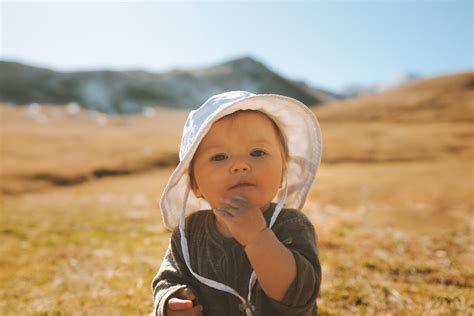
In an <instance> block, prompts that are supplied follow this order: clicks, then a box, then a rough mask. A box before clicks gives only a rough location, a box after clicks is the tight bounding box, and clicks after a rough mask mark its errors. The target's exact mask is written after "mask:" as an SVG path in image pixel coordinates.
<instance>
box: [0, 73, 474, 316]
mask: <svg viewBox="0 0 474 316" xmlns="http://www.w3.org/2000/svg"><path fill="white" fill-rule="evenodd" d="M463 76H464V75H463ZM461 77H462V76H461ZM453 80H454V79H453ZM444 81H445V83H446V82H448V83H449V84H450V85H451V84H452V82H451V81H449V80H444ZM454 81H456V80H454ZM456 82H458V83H459V82H465V81H462V80H460V79H459V80H457V81H456ZM421 83H423V82H421ZM421 83H419V84H421ZM425 83H426V82H425ZM429 83H430V82H428V83H426V84H429ZM432 84H433V85H435V87H436V89H435V90H437V89H442V88H443V87H444V86H442V85H441V86H436V84H438V83H437V81H435V82H434V83H432ZM415 87H416V85H415ZM455 87H458V85H454V87H453V86H451V88H452V89H454V88H455ZM412 88H413V87H412ZM412 88H410V89H412ZM426 89H428V88H426ZM470 89H471V88H469V89H467V90H468V93H470V91H471V90H472V89H471V90H470ZM401 91H402V92H403V94H406V97H407V98H415V97H416V95H417V92H416V91H415V92H413V91H412V92H407V91H406V90H401ZM417 91H418V90H417ZM460 91H461V90H460ZM391 93H392V92H391ZM423 93H425V92H423ZM426 93H427V92H426ZM382 97H383V96H378V98H382ZM392 97H393V96H390V95H387V100H388V99H391V98H392ZM399 99H400V100H401V99H403V98H402V96H399ZM364 100H365V99H364V98H363V99H359V100H356V101H350V102H356V103H357V102H359V103H358V104H357V105H356V106H357V107H365V106H366V105H365V104H366V103H364V102H366V101H364ZM455 100H457V99H455ZM387 102H388V101H387ZM453 102H454V101H452V102H451V106H454V105H455V103H453ZM356 103H354V104H356ZM346 109H347V111H348V112H347V113H349V114H347V116H346V117H343V118H342V119H341V120H340V121H338V120H337V119H336V118H335V117H326V116H325V115H326V114H323V111H326V110H325V109H323V108H317V109H315V111H316V114H317V115H318V117H320V120H321V126H322V130H323V136H324V153H323V163H322V165H321V167H320V170H319V173H318V176H317V180H316V182H315V183H314V185H313V188H312V189H311V191H310V194H309V196H308V200H307V203H306V204H305V207H304V209H303V211H304V212H305V213H306V214H307V215H308V216H309V217H310V219H311V220H312V221H313V223H314V224H315V227H316V229H317V231H318V235H319V243H320V254H321V262H322V265H323V284H322V290H321V293H320V298H319V299H318V302H319V306H320V311H321V314H322V315H346V314H357V315H387V314H392V315H413V314H417V315H423V314H424V315H447V314H450V315H456V314H459V315H466V314H470V313H471V314H472V311H473V309H474V294H473V293H474V291H473V287H474V270H473V268H472V262H473V253H474V248H473V246H472V245H473V234H472V232H473V224H474V222H473V219H472V203H473V194H472V193H473V192H472V191H473V187H472V185H473V183H474V182H473V180H474V179H473V175H474V174H473V169H472V167H473V165H472V158H473V148H472V144H473V136H474V131H473V128H472V124H471V123H470V122H467V121H465V120H464V121H463V120H458V119H457V118H458V117H460V116H461V115H460V114H452V115H453V117H455V119H445V120H442V122H439V121H438V120H434V121H431V118H432V117H438V116H439V115H440V114H439V113H438V112H436V111H438V110H439V109H438V108H433V109H432V112H434V113H431V112H430V114H429V115H428V116H427V117H426V118H425V117H421V116H422V114H420V113H421V112H420V113H418V112H417V114H416V115H417V117H419V118H420V121H419V122H417V121H414V120H409V121H403V120H401V121H396V120H392V119H388V118H387V117H385V116H384V115H381V116H378V118H377V119H375V120H366V119H359V118H353V117H352V115H353V114H351V111H353V112H352V113H356V111H355V110H354V108H353V106H351V105H349V106H348V107H347V108H346ZM392 110H393V111H395V112H397V113H402V112H403V111H402V110H400V109H396V110H395V109H388V108H387V109H386V111H387V113H390V111H392ZM0 111H1V112H0V114H1V120H2V133H1V148H0V150H1V151H0V153H1V158H2V160H1V163H2V164H1V176H2V181H1V184H0V187H1V195H0V197H1V209H0V218H1V221H0V235H1V240H2V242H1V243H0V267H1V270H0V296H1V297H2V300H1V301H0V314H1V315H17V314H44V315H50V314H51V315H52V314H66V315H69V314H73V315H76V314H78V315H128V314H132V315H143V314H146V313H148V312H149V311H150V310H151V307H152V301H151V289H150V282H151V279H152V277H153V276H154V274H155V273H156V271H157V269H158V267H159V265H160V262H161V259H162V257H163V254H164V251H165V249H166V247H167V243H168V238H169V232H168V231H166V230H165V229H164V227H163V225H162V222H161V217H160V214H159V208H158V203H157V200H158V198H159V196H160V193H161V191H162V189H163V187H164V185H165V184H166V181H167V179H168V177H169V175H170V173H171V172H172V170H173V168H172V166H171V165H173V164H174V163H175V162H176V159H177V158H176V157H177V153H176V151H177V148H178V146H179V140H180V137H181V129H182V125H183V122H184V120H185V117H186V112H185V111H171V110H159V111H158V112H157V114H156V115H155V116H154V117H153V118H145V117H140V116H133V117H115V118H113V117H107V120H108V123H107V125H105V126H101V125H100V124H99V123H98V122H97V120H96V119H95V118H94V117H93V116H91V115H90V114H87V113H81V114H76V115H72V114H68V113H67V111H64V109H63V108H61V107H53V106H47V107H43V110H42V113H43V114H42V115H44V117H43V121H41V119H38V117H37V116H32V115H30V114H29V113H30V112H29V110H28V108H14V107H11V106H7V105H3V106H0ZM320 111H321V113H322V114H321V115H319V113H320ZM446 111H451V112H453V113H454V112H455V111H454V110H452V109H449V110H446ZM381 113H384V112H381ZM403 113H405V112H403ZM367 115H368V114H367ZM465 117H467V116H465ZM352 118H353V119H352ZM44 119H47V122H46V121H44ZM101 172H102V173H101ZM74 179H79V180H76V181H74Z"/></svg>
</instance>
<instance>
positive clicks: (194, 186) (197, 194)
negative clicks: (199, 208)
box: [189, 177, 202, 198]
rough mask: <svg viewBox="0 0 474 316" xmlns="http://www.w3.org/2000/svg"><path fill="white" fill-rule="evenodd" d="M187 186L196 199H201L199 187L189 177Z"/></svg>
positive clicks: (192, 178)
mask: <svg viewBox="0 0 474 316" xmlns="http://www.w3.org/2000/svg"><path fill="white" fill-rule="evenodd" d="M189 184H190V185H191V190H192V191H193V193H194V195H195V196H196V197H197V198H201V197H202V194H201V191H199V187H198V185H197V183H196V180H195V179H194V177H190V178H189Z"/></svg>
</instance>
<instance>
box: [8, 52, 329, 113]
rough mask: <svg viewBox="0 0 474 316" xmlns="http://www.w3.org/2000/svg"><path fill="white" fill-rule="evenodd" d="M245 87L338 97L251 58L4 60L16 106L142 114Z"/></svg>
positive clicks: (306, 99)
mask: <svg viewBox="0 0 474 316" xmlns="http://www.w3.org/2000/svg"><path fill="white" fill-rule="evenodd" d="M229 90H247V91H250V92H254V93H276V94H283V95H287V96H290V97H293V98H295V99H298V100H300V101H301V102H303V103H304V104H307V105H308V106H313V105H318V104H321V103H323V102H327V101H328V100H334V99H335V98H337V96H336V95H334V94H331V93H328V92H326V91H324V90H318V89H315V88H312V87H309V86H308V85H306V84H305V83H302V82H296V81H292V80H289V79H286V78H284V77H282V76H280V75H278V74H277V73H275V72H273V71H272V70H270V69H268V68H267V67H266V66H265V65H264V64H263V63H261V62H259V61H257V60H255V59H252V58H250V57H243V58H238V59H234V60H231V61H227V62H224V63H221V64H218V65H215V66H211V67H208V68H201V69H193V70H172V71H168V72H164V73H151V72H146V71H142V70H133V71H81V72H57V71H52V70H49V69H43V68H38V67H33V66H28V65H24V64H20V63H16V62H8V61H0V101H3V102H9V103H13V104H18V105H24V104H30V103H32V102H35V103H49V104H67V103H69V102H76V103H79V104H80V105H81V106H82V107H84V108H86V109H89V110H94V111H98V112H105V113H109V114H132V113H139V112H142V111H143V110H145V109H146V108H148V107H154V106H163V107H172V108H188V109H192V108H196V107H197V106H199V105H201V104H202V103H203V102H204V101H205V100H206V99H207V98H209V97H210V96H211V95H213V94H216V93H220V92H224V91H229Z"/></svg>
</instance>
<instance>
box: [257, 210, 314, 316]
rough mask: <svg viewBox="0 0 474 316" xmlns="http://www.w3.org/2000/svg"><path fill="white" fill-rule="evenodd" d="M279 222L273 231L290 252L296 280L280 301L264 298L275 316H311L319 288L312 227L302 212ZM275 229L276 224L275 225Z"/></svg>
mask: <svg viewBox="0 0 474 316" xmlns="http://www.w3.org/2000/svg"><path fill="white" fill-rule="evenodd" d="M295 212H298V211H294V212H292V213H293V215H294V216H291V217H290V218H286V219H284V220H283V221H281V222H280V223H279V225H278V227H275V229H274V231H275V234H276V235H277V237H278V239H279V240H280V241H281V242H282V243H283V244H284V245H285V246H286V247H287V248H288V249H289V250H290V251H291V252H292V254H293V256H294V258H295V262H296V277H295V279H294V280H293V282H292V283H291V284H290V287H289V288H288V290H287V292H286V294H285V296H284V297H283V299H282V300H281V301H276V300H273V299H272V298H270V297H268V296H266V295H265V299H266V300H268V302H269V304H270V305H271V307H272V310H273V312H274V314H277V315H313V314H314V315H315V314H316V312H317V305H316V297H317V296H318V294H319V290H320V287H321V263H320V261H319V252H318V246H317V243H318V241H317V235H316V232H315V230H314V226H313V224H312V223H311V222H310V221H309V219H308V218H307V217H306V216H305V215H304V214H302V213H300V212H298V213H299V214H294V213H295ZM275 226H277V223H275Z"/></svg>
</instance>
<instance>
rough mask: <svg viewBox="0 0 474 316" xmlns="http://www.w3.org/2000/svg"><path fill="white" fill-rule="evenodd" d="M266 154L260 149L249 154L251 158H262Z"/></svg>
mask: <svg viewBox="0 0 474 316" xmlns="http://www.w3.org/2000/svg"><path fill="white" fill-rule="evenodd" d="M266 154H267V153H266V152H264V151H263V150H261V149H254V150H252V152H251V153H250V155H251V156H253V157H262V156H265V155H266Z"/></svg>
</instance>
